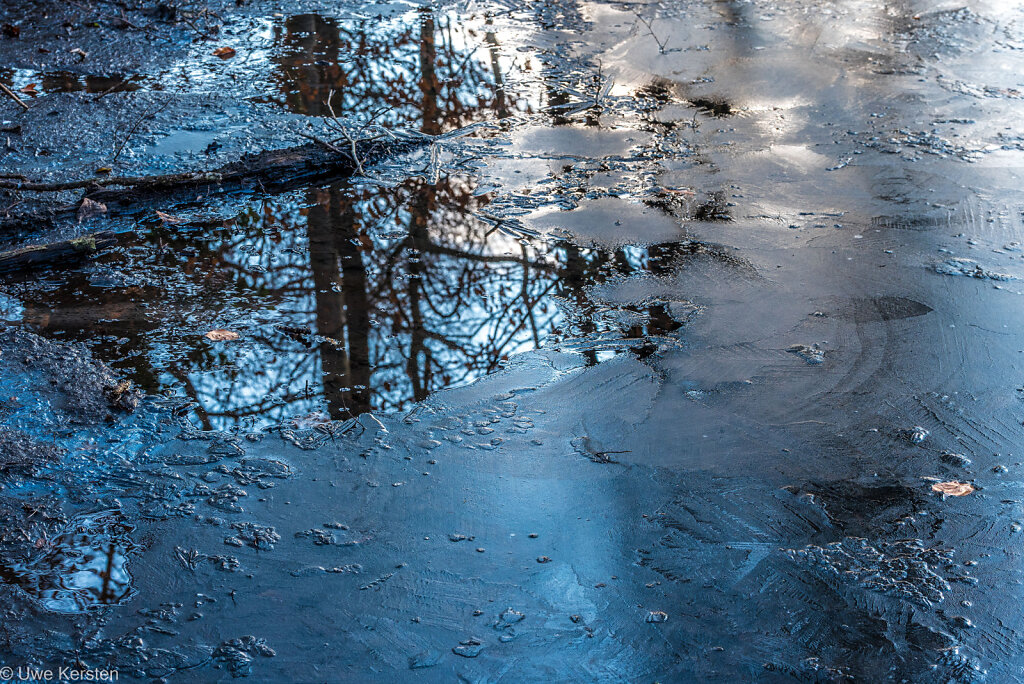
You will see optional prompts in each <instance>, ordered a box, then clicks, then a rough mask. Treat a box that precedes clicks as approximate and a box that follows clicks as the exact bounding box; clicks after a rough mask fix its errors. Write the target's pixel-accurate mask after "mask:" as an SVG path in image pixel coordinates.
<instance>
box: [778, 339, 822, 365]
mask: <svg viewBox="0 0 1024 684" xmlns="http://www.w3.org/2000/svg"><path fill="white" fill-rule="evenodd" d="M786 351H788V352H789V353H790V354H796V355H797V356H799V357H800V358H801V359H803V360H804V361H806V362H807V363H809V364H811V365H814V366H816V365H818V364H821V363H824V362H825V350H824V349H822V348H821V347H819V346H818V344H817V343H814V344H809V345H808V344H794V345H792V346H790V347H789V348H788V349H787V350H786Z"/></svg>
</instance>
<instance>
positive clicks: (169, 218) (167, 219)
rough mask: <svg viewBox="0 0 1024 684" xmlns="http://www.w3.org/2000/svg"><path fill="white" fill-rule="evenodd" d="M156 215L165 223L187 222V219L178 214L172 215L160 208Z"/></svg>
mask: <svg viewBox="0 0 1024 684" xmlns="http://www.w3.org/2000/svg"><path fill="white" fill-rule="evenodd" d="M156 216H157V218H159V219H160V220H161V221H163V222H164V223H184V222H185V219H183V218H178V217H177V216H171V215H170V214H165V213H164V212H162V211H160V210H159V209H158V210H156Z"/></svg>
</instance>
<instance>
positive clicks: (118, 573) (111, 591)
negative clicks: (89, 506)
mask: <svg viewBox="0 0 1024 684" xmlns="http://www.w3.org/2000/svg"><path fill="white" fill-rule="evenodd" d="M132 529H133V528H132V527H131V526H130V525H128V524H126V523H124V522H122V521H121V518H120V516H119V515H118V514H117V513H113V512H108V513H99V514H95V515H90V516H82V517H80V518H76V519H75V520H73V521H72V522H71V524H69V525H68V527H67V529H66V530H65V531H64V532H61V533H60V534H57V535H55V536H53V537H51V538H50V539H40V540H39V541H38V542H37V544H36V545H37V547H38V551H37V553H38V555H36V556H33V557H32V558H30V559H29V560H28V561H26V562H24V563H15V564H12V565H11V566H10V567H6V568H0V577H2V579H4V581H6V582H9V583H13V584H17V585H18V586H20V587H21V588H22V589H24V590H25V591H26V592H27V593H28V594H30V595H31V596H33V597H35V598H36V599H38V600H39V601H40V603H42V604H43V606H44V607H46V608H47V609H48V610H52V611H55V612H59V613H80V612H82V611H84V610H87V609H89V608H94V607H97V606H104V605H114V604H118V603H122V602H123V601H125V600H126V599H127V598H129V597H130V596H131V595H132V593H133V589H132V586H131V581H132V578H131V575H130V574H128V568H127V563H128V555H129V554H130V553H131V551H132V550H133V549H134V548H135V547H134V544H132V542H131V540H130V539H129V537H128V535H129V533H130V532H131V531H132Z"/></svg>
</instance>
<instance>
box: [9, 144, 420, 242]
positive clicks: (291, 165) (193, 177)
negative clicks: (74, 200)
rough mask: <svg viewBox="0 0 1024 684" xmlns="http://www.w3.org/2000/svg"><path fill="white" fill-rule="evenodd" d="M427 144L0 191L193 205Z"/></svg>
mask: <svg viewBox="0 0 1024 684" xmlns="http://www.w3.org/2000/svg"><path fill="white" fill-rule="evenodd" d="M429 140H430V138H429V137H427V136H423V137H422V138H387V139H379V138H373V139H363V140H356V141H353V143H352V144H351V146H347V148H338V147H335V146H334V145H332V144H330V143H328V142H326V141H321V140H317V142H315V143H309V144H304V145H296V146H294V147H286V148H283V149H278V150H268V151H265V152H259V153H256V154H247V155H245V156H243V157H242V158H241V159H239V160H238V161H235V162H231V163H230V164H226V165H225V166H222V167H220V168H218V169H214V170H212V171H195V172H185V173H171V174H162V175H154V176H97V177H95V178H88V179H83V180H75V181H66V182H33V181H29V180H24V179H16V178H0V189H7V190H17V191H22V192H62V191H67V190H85V191H86V192H85V195H84V197H85V199H89V200H92V201H95V202H101V203H102V204H105V205H106V206H107V209H108V212H109V213H113V212H115V211H118V210H122V211H123V210H125V209H138V210H145V209H147V208H148V207H149V206H152V205H153V204H156V203H167V202H174V201H194V200H196V199H200V198H202V197H205V196H210V195H214V194H224V193H230V192H239V191H253V190H259V191H266V192H282V191H285V190H289V189H292V188H296V187H301V186H303V185H308V184H310V183H313V182H318V181H324V182H327V181H332V180H336V179H339V178H344V177H347V176H351V175H352V174H353V173H355V172H357V171H359V170H360V169H362V167H363V166H365V165H367V164H371V163H374V162H376V161H379V160H380V159H382V158H385V157H388V156H394V155H398V154H401V153H403V152H407V151H409V150H412V149H415V148H417V147H419V146H421V145H423V144H425V143H426V142H428V141H429ZM76 212H77V206H68V207H64V208H62V209H57V210H51V211H49V212H45V213H43V212H40V213H32V214H26V215H23V216H11V217H9V218H8V219H6V220H4V221H3V222H2V223H0V225H3V226H4V227H10V226H14V227H17V226H25V225H28V224H30V223H33V222H34V223H35V224H36V227H38V225H39V223H42V224H49V225H53V224H55V223H57V222H59V221H60V220H62V219H73V218H74V217H75V215H76Z"/></svg>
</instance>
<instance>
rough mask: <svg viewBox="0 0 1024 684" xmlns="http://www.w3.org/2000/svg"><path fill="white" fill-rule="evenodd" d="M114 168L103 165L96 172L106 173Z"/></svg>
mask: <svg viewBox="0 0 1024 684" xmlns="http://www.w3.org/2000/svg"><path fill="white" fill-rule="evenodd" d="M113 170H114V169H112V168H110V167H109V166H101V167H100V168H98V169H96V173H98V174H102V175H106V174H108V173H110V172H111V171H113Z"/></svg>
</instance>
